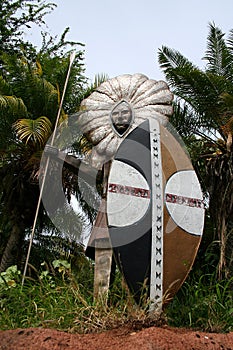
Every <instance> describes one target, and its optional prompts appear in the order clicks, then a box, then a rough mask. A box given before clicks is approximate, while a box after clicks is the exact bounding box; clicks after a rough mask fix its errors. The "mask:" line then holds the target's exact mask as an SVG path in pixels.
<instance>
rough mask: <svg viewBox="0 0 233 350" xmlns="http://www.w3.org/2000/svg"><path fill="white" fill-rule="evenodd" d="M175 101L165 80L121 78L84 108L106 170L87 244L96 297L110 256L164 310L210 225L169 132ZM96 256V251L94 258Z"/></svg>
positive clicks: (98, 161) (98, 162) (83, 123)
mask: <svg viewBox="0 0 233 350" xmlns="http://www.w3.org/2000/svg"><path fill="white" fill-rule="evenodd" d="M172 100H173V95H172V93H171V92H170V90H169V88H168V86H167V84H166V83H165V82H163V81H156V80H152V79H148V78H147V77H146V76H145V75H142V74H134V75H129V74H127V75H122V76H118V77H116V78H113V79H110V80H108V81H106V82H104V83H103V84H101V85H100V86H99V87H98V88H97V89H96V90H95V92H93V93H92V94H91V95H90V96H89V97H88V98H87V99H85V100H84V101H83V102H82V105H81V110H82V111H83V112H82V113H81V115H78V124H79V126H80V128H81V130H82V132H83V134H84V135H85V136H86V137H87V139H88V140H89V141H90V142H91V143H92V145H93V148H92V151H91V153H90V159H89V162H90V166H91V167H93V168H95V169H98V170H102V171H103V193H102V202H101V204H100V208H99V211H98V214H97V217H96V220H95V224H94V226H93V229H92V232H91V237H90V240H89V243H88V248H87V255H88V254H92V252H93V250H95V290H94V293H95V296H96V297H99V296H100V297H101V296H103V295H105V294H106V293H107V291H108V287H109V282H110V270H111V265H112V256H113V257H114V260H115V261H116V263H117V265H118V267H119V269H120V271H121V272H122V274H123V276H124V278H125V280H126V283H127V284H128V287H129V289H130V290H131V292H132V294H133V296H134V298H135V300H136V302H137V303H140V300H141V298H142V297H143V296H145V295H146V296H147V297H149V299H150V302H151V310H154V309H156V310H161V309H162V306H163V305H164V304H165V303H166V302H167V301H168V300H169V299H171V298H172V297H173V296H174V294H175V293H176V292H177V290H178V289H179V287H180V286H181V285H182V283H183V281H184V280H185V278H186V276H187V274H188V272H189V271H190V269H191V266H192V264H193V261H194V258H195V256H196V253H197V249H198V247H199V244H200V239H201V234H202V231H203V225H204V205H203V196H202V192H201V188H200V185H199V182H198V179H197V176H196V174H195V172H194V170H193V167H192V164H191V162H190V159H189V157H188V155H187V154H186V152H185V151H184V149H183V147H182V146H181V143H180V142H179V141H178V140H177V137H175V136H174V135H173V134H172V133H171V132H170V130H169V129H170V128H171V127H170V125H169V123H168V117H169V116H170V115H171V114H172ZM90 252H91V253H90Z"/></svg>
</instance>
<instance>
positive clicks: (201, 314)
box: [167, 273, 233, 332]
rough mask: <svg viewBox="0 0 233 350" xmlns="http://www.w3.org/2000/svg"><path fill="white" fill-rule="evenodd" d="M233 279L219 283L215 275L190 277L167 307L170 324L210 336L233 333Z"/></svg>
mask: <svg viewBox="0 0 233 350" xmlns="http://www.w3.org/2000/svg"><path fill="white" fill-rule="evenodd" d="M232 286H233V278H232V279H229V280H222V281H217V280H216V274H215V273H214V274H212V275H202V276H201V277H199V279H198V278H192V277H189V278H188V279H187V281H186V282H185V283H184V285H183V286H182V288H181V289H180V291H179V292H178V294H177V295H176V296H175V297H174V299H173V301H172V302H171V304H170V305H169V306H168V310H167V317H168V319H169V323H170V325H172V326H175V327H187V328H189V327H191V328H195V329H200V330H202V331H208V332H229V331H232V330H233V298H232V294H233V292H232Z"/></svg>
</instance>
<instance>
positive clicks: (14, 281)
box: [0, 260, 233, 333]
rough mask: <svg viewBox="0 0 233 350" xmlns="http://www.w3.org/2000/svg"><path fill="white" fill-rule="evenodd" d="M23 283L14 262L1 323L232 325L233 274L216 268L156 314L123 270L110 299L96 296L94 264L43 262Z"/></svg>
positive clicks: (2, 290) (3, 289) (87, 328)
mask: <svg viewBox="0 0 233 350" xmlns="http://www.w3.org/2000/svg"><path fill="white" fill-rule="evenodd" d="M41 268H42V269H41V270H40V271H39V272H38V271H36V270H35V269H33V268H32V272H33V274H32V275H33V278H32V277H30V278H27V279H26V281H25V284H24V286H23V288H22V286H21V275H20V274H19V272H18V271H17V268H16V267H11V268H10V269H9V270H8V271H7V272H5V273H4V274H3V275H1V276H2V277H1V279H0V329H2V330H6V329H15V328H27V327H46V328H55V329H58V330H63V331H69V332H80V333H87V332H98V331H102V330H106V329H111V328H114V327H118V326H120V325H123V324H131V326H133V327H136V328H140V327H141V328H142V327H144V326H150V325H160V324H161V323H164V320H165V319H166V320H167V323H168V324H169V325H171V326H176V327H188V328H195V329H199V330H205V331H211V332H213V331H217V332H228V331H232V330H233V326H232V325H233V300H232V299H233V298H232V289H231V288H232V285H233V280H227V281H221V282H218V281H216V279H215V276H214V274H212V275H204V276H201V277H199V278H198V279H197V278H194V277H190V278H188V280H187V282H185V283H184V285H183V286H182V288H181V289H180V291H179V292H178V294H177V295H176V296H175V298H174V299H173V301H172V302H171V303H170V304H169V306H168V307H167V309H166V310H165V314H164V315H163V317H162V318H161V317H160V318H159V317H157V318H156V319H153V320H152V319H151V318H150V317H149V316H148V313H147V310H148V305H145V306H144V307H142V308H138V307H136V306H135V304H134V302H133V300H132V297H131V296H130V295H129V293H128V291H127V289H125V287H124V285H122V282H121V277H120V274H119V273H118V274H117V276H116V279H115V282H114V284H113V286H112V288H111V291H110V294H109V299H108V303H107V304H106V303H96V302H95V301H94V300H93V297H92V290H93V265H92V264H91V263H89V264H87V265H86V266H85V269H84V270H79V271H73V272H71V268H70V265H69V264H68V263H67V262H65V261H63V260H56V261H55V262H53V264H51V266H48V265H46V264H44V265H43V266H42V267H41Z"/></svg>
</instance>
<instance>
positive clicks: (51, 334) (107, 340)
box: [0, 326, 233, 350]
mask: <svg viewBox="0 0 233 350" xmlns="http://www.w3.org/2000/svg"><path fill="white" fill-rule="evenodd" d="M63 349H67V350H120V349H124V350H170V349H172V350H202V349H205V350H233V332H232V333H228V334H219V333H205V332H199V331H191V330H186V329H180V328H171V327H167V326H163V327H150V328H144V329H142V330H139V331H135V330H134V329H132V328H130V327H120V328H117V329H113V330H110V331H105V332H102V333H98V334H69V333H66V332H61V331H56V330H53V329H43V328H28V329H15V330H8V331H0V350H63Z"/></svg>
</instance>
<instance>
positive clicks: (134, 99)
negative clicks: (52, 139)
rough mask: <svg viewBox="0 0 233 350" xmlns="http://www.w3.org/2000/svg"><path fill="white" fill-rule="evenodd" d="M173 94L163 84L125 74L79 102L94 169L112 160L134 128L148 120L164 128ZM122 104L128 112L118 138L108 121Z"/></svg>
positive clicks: (80, 120) (80, 123)
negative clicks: (126, 122)
mask: <svg viewBox="0 0 233 350" xmlns="http://www.w3.org/2000/svg"><path fill="white" fill-rule="evenodd" d="M172 100H173V94H172V93H171V91H170V90H169V88H168V85H167V84H166V83H165V82H164V81H156V80H153V79H149V78H148V77H146V76H145V75H143V74H134V75H130V74H125V75H121V76H118V77H116V78H112V79H109V80H108V81H106V82H104V83H103V84H101V85H100V86H99V87H98V88H97V89H96V90H95V91H94V92H93V93H92V94H91V95H90V96H89V97H88V98H86V99H85V100H83V101H82V104H81V106H82V109H83V113H82V114H81V115H80V116H79V121H78V123H79V126H80V128H81V130H82V132H83V133H84V134H85V135H86V136H87V138H88V139H89V140H90V141H91V143H92V144H93V145H94V147H93V149H92V153H91V162H92V165H93V166H96V167H100V166H101V165H102V164H103V163H104V162H105V159H106V158H108V159H109V158H111V157H112V156H113V155H114V154H115V152H116V150H117V148H118V147H119V145H120V143H121V142H122V139H123V138H124V137H125V136H126V135H127V134H128V133H129V132H130V131H132V130H133V129H134V128H135V127H137V126H138V125H139V124H141V123H142V122H143V121H144V120H146V119H149V118H156V119H157V120H159V122H160V123H161V124H163V125H165V124H166V122H167V121H168V116H170V115H171V114H172V106H171V103H172ZM121 103H124V104H125V105H127V104H128V108H129V109H131V111H132V115H131V120H130V122H129V124H128V128H127V129H126V130H125V131H124V133H122V134H120V133H119V132H118V131H117V130H116V128H115V127H114V124H113V121H112V119H111V117H112V112H113V111H114V109H116V108H117V106H119V105H120V104H121Z"/></svg>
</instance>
